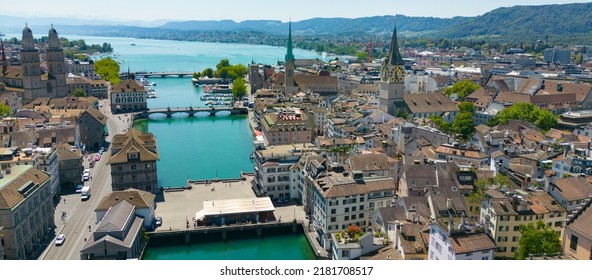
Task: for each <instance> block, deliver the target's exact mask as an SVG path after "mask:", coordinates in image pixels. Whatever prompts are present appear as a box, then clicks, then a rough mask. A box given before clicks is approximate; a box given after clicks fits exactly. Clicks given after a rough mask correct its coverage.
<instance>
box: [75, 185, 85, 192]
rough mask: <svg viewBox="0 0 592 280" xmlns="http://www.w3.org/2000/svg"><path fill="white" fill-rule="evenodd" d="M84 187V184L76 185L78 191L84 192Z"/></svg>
mask: <svg viewBox="0 0 592 280" xmlns="http://www.w3.org/2000/svg"><path fill="white" fill-rule="evenodd" d="M82 187H84V186H83V185H78V186H76V193H80V192H82Z"/></svg>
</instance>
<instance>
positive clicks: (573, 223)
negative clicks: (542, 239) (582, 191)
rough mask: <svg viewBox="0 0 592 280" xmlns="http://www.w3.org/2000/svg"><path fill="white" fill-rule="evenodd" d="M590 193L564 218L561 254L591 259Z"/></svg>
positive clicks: (577, 258)
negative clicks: (578, 207)
mask: <svg viewBox="0 0 592 280" xmlns="http://www.w3.org/2000/svg"><path fill="white" fill-rule="evenodd" d="M591 202H592V194H588V198H586V199H585V200H584V202H582V203H581V204H580V209H577V210H576V211H574V212H571V214H570V215H568V216H567V219H566V220H565V229H564V231H563V236H562V238H561V240H562V247H563V254H564V255H565V256H567V257H568V258H573V259H576V260H592V227H591V226H590V225H591V224H592V210H591V209H592V208H590V203H591Z"/></svg>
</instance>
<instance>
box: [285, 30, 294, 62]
mask: <svg viewBox="0 0 592 280" xmlns="http://www.w3.org/2000/svg"><path fill="white" fill-rule="evenodd" d="M288 60H290V61H292V62H293V61H294V53H293V52H292V20H290V23H289V24H288V52H287V53H286V62H288Z"/></svg>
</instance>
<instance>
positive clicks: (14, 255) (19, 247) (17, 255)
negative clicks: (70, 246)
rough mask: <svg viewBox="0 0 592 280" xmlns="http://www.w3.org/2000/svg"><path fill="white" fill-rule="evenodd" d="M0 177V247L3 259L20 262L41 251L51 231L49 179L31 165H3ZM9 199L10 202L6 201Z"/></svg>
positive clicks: (51, 204)
mask: <svg viewBox="0 0 592 280" xmlns="http://www.w3.org/2000/svg"><path fill="white" fill-rule="evenodd" d="M2 169H3V170H2V173H0V174H2V176H1V177H2V178H0V197H1V198H2V199H0V244H2V247H3V248H4V256H3V258H4V259H11V260H22V259H27V258H30V257H31V254H32V253H33V252H34V251H35V250H38V249H40V246H41V244H40V241H39V240H41V239H43V238H44V237H45V236H46V235H47V234H48V233H49V231H51V230H53V228H54V227H55V224H54V217H53V216H54V209H53V201H52V195H51V191H50V186H49V182H50V178H49V175H48V174H47V173H45V172H42V171H40V170H38V169H36V168H34V167H32V166H30V165H17V166H13V167H6V166H3V168H2ZM8 197H10V199H6V198H8Z"/></svg>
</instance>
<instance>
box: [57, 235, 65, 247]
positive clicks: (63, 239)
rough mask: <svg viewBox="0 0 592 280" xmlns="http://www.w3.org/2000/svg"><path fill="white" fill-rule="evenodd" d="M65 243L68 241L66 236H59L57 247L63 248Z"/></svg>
mask: <svg viewBox="0 0 592 280" xmlns="http://www.w3.org/2000/svg"><path fill="white" fill-rule="evenodd" d="M65 241H66V235H64V234H63V233H62V234H60V235H58V237H56V240H55V245H56V246H62V244H64V242H65Z"/></svg>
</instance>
